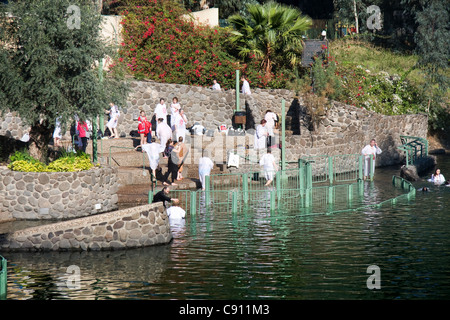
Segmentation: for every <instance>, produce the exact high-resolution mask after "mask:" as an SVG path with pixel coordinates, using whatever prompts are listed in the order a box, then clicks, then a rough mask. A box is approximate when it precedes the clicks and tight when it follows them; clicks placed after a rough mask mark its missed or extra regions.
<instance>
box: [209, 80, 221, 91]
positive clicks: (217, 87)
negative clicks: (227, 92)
mask: <svg viewBox="0 0 450 320" xmlns="http://www.w3.org/2000/svg"><path fill="white" fill-rule="evenodd" d="M211 89H213V90H216V91H221V90H222V88H221V87H220V84H219V83H218V82H217V80H216V79H214V80H213V85H212V87H211Z"/></svg>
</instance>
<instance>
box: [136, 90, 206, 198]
mask: <svg viewBox="0 0 450 320" xmlns="http://www.w3.org/2000/svg"><path fill="white" fill-rule="evenodd" d="M168 110H169V108H168V107H167V106H166V104H165V99H164V98H161V99H160V100H159V103H158V104H157V105H156V108H155V111H154V114H155V118H156V119H157V124H156V128H155V130H153V131H154V132H155V137H151V138H150V139H149V136H151V134H152V128H151V123H150V122H149V121H148V120H147V118H146V117H145V112H144V111H141V114H140V116H139V119H138V132H139V133H140V135H141V140H140V144H139V145H138V146H137V147H136V148H135V149H136V150H137V149H138V148H141V149H142V152H146V153H147V155H148V158H149V162H150V168H151V170H152V174H153V176H154V177H156V171H157V170H161V168H159V160H160V157H161V156H162V157H163V158H167V159H168V168H167V172H166V173H165V174H164V175H163V177H162V181H163V185H165V186H168V185H177V184H176V181H179V180H183V165H184V162H185V159H186V157H187V156H188V154H189V148H188V147H187V146H186V144H185V138H186V125H187V122H188V120H187V117H186V115H185V113H184V110H183V108H181V106H180V103H179V102H178V98H177V97H174V98H173V99H172V103H171V105H170V114H169V113H168ZM156 138H158V139H159V143H157V142H156ZM213 166H214V164H213V162H212V160H211V159H210V158H209V157H208V155H207V152H204V154H203V157H202V158H200V159H199V177H200V182H201V183H202V189H204V188H205V185H204V181H205V176H206V175H209V174H210V172H211V170H212V168H213ZM169 177H170V178H171V180H169Z"/></svg>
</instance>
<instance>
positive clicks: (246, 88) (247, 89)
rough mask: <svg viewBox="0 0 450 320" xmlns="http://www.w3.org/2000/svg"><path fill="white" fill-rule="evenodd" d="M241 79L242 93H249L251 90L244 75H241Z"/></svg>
mask: <svg viewBox="0 0 450 320" xmlns="http://www.w3.org/2000/svg"><path fill="white" fill-rule="evenodd" d="M241 81H242V93H243V94H246V95H251V94H252V92H251V90H250V84H249V83H248V81H247V80H246V79H245V78H244V77H241Z"/></svg>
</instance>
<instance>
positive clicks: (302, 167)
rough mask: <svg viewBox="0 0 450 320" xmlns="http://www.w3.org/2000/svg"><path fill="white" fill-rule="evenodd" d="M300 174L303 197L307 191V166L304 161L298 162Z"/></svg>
mask: <svg viewBox="0 0 450 320" xmlns="http://www.w3.org/2000/svg"><path fill="white" fill-rule="evenodd" d="M298 173H299V183H300V194H301V195H303V193H304V191H305V166H304V163H303V161H302V160H298Z"/></svg>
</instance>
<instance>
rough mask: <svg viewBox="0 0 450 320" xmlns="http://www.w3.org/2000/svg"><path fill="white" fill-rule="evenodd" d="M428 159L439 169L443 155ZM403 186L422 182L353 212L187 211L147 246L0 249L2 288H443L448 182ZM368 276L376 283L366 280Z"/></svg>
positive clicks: (383, 182)
mask: <svg viewBox="0 0 450 320" xmlns="http://www.w3.org/2000/svg"><path fill="white" fill-rule="evenodd" d="M437 161H438V167H439V168H440V169H441V172H442V173H443V174H444V176H445V175H447V176H448V177H447V178H450V157H449V156H438V157H437ZM398 173H399V167H398V166H395V167H387V168H377V172H376V176H375V181H374V182H373V183H371V184H370V183H369V184H368V186H366V188H367V190H365V193H366V194H372V195H373V194H375V195H376V196H377V199H387V198H390V197H391V196H392V194H393V193H394V190H393V189H392V188H393V187H392V183H391V177H392V175H397V174H398ZM429 175H431V172H429V173H427V174H426V175H424V178H427V177H428V176H429ZM414 186H415V187H416V188H421V187H422V186H429V187H430V189H431V191H430V192H428V193H423V192H417V194H416V197H415V199H413V200H411V201H407V200H404V201H400V202H399V203H397V204H395V205H387V206H382V207H380V208H370V209H364V210H359V211H349V212H339V213H332V214H316V215H299V214H298V212H296V211H295V210H291V211H285V212H275V213H270V212H269V213H267V212H259V211H255V212H246V213H238V214H235V215H233V214H231V213H227V212H224V213H222V214H219V213H216V214H198V215H196V216H195V218H193V217H188V218H187V220H186V223H185V225H182V226H178V227H174V229H173V233H174V240H173V241H172V242H171V243H170V244H168V245H162V246H156V247H149V248H142V249H133V250H126V251H113V252H60V253H55V252H49V253H30V252H27V253H4V254H2V255H3V256H4V257H5V258H6V259H7V260H8V296H7V298H8V299H37V300H41V299H44V300H47V299H88V300H91V299H99V300H104V299H143V300H151V299H220V300H222V299H238V300H241V299H242V300H244V299H276V300H284V299H285V300H292V299H295V300H297V299H333V300H334V299H448V298H450V272H449V269H448V266H449V265H450V236H449V230H450V209H449V208H450V187H445V186H434V185H432V184H430V183H429V182H426V181H421V182H415V183H414ZM371 201H373V199H372V200H371ZM370 266H372V267H371V268H372V269H370V268H369V267H370ZM368 268H369V270H368ZM373 268H374V269H373ZM72 270H76V272H77V271H79V274H80V278H79V282H76V281H72V280H77V279H76V278H73V277H71V276H72V275H75V274H76V272H75V273H72V272H73V271H72ZM373 270H375V271H373ZM374 276H378V278H377V279H378V280H380V282H379V288H378V289H377V288H375V289H369V287H370V286H368V279H369V277H374ZM369 280H370V281H369V282H370V284H374V283H375V282H374V281H373V279H372V278H370V279H369Z"/></svg>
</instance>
